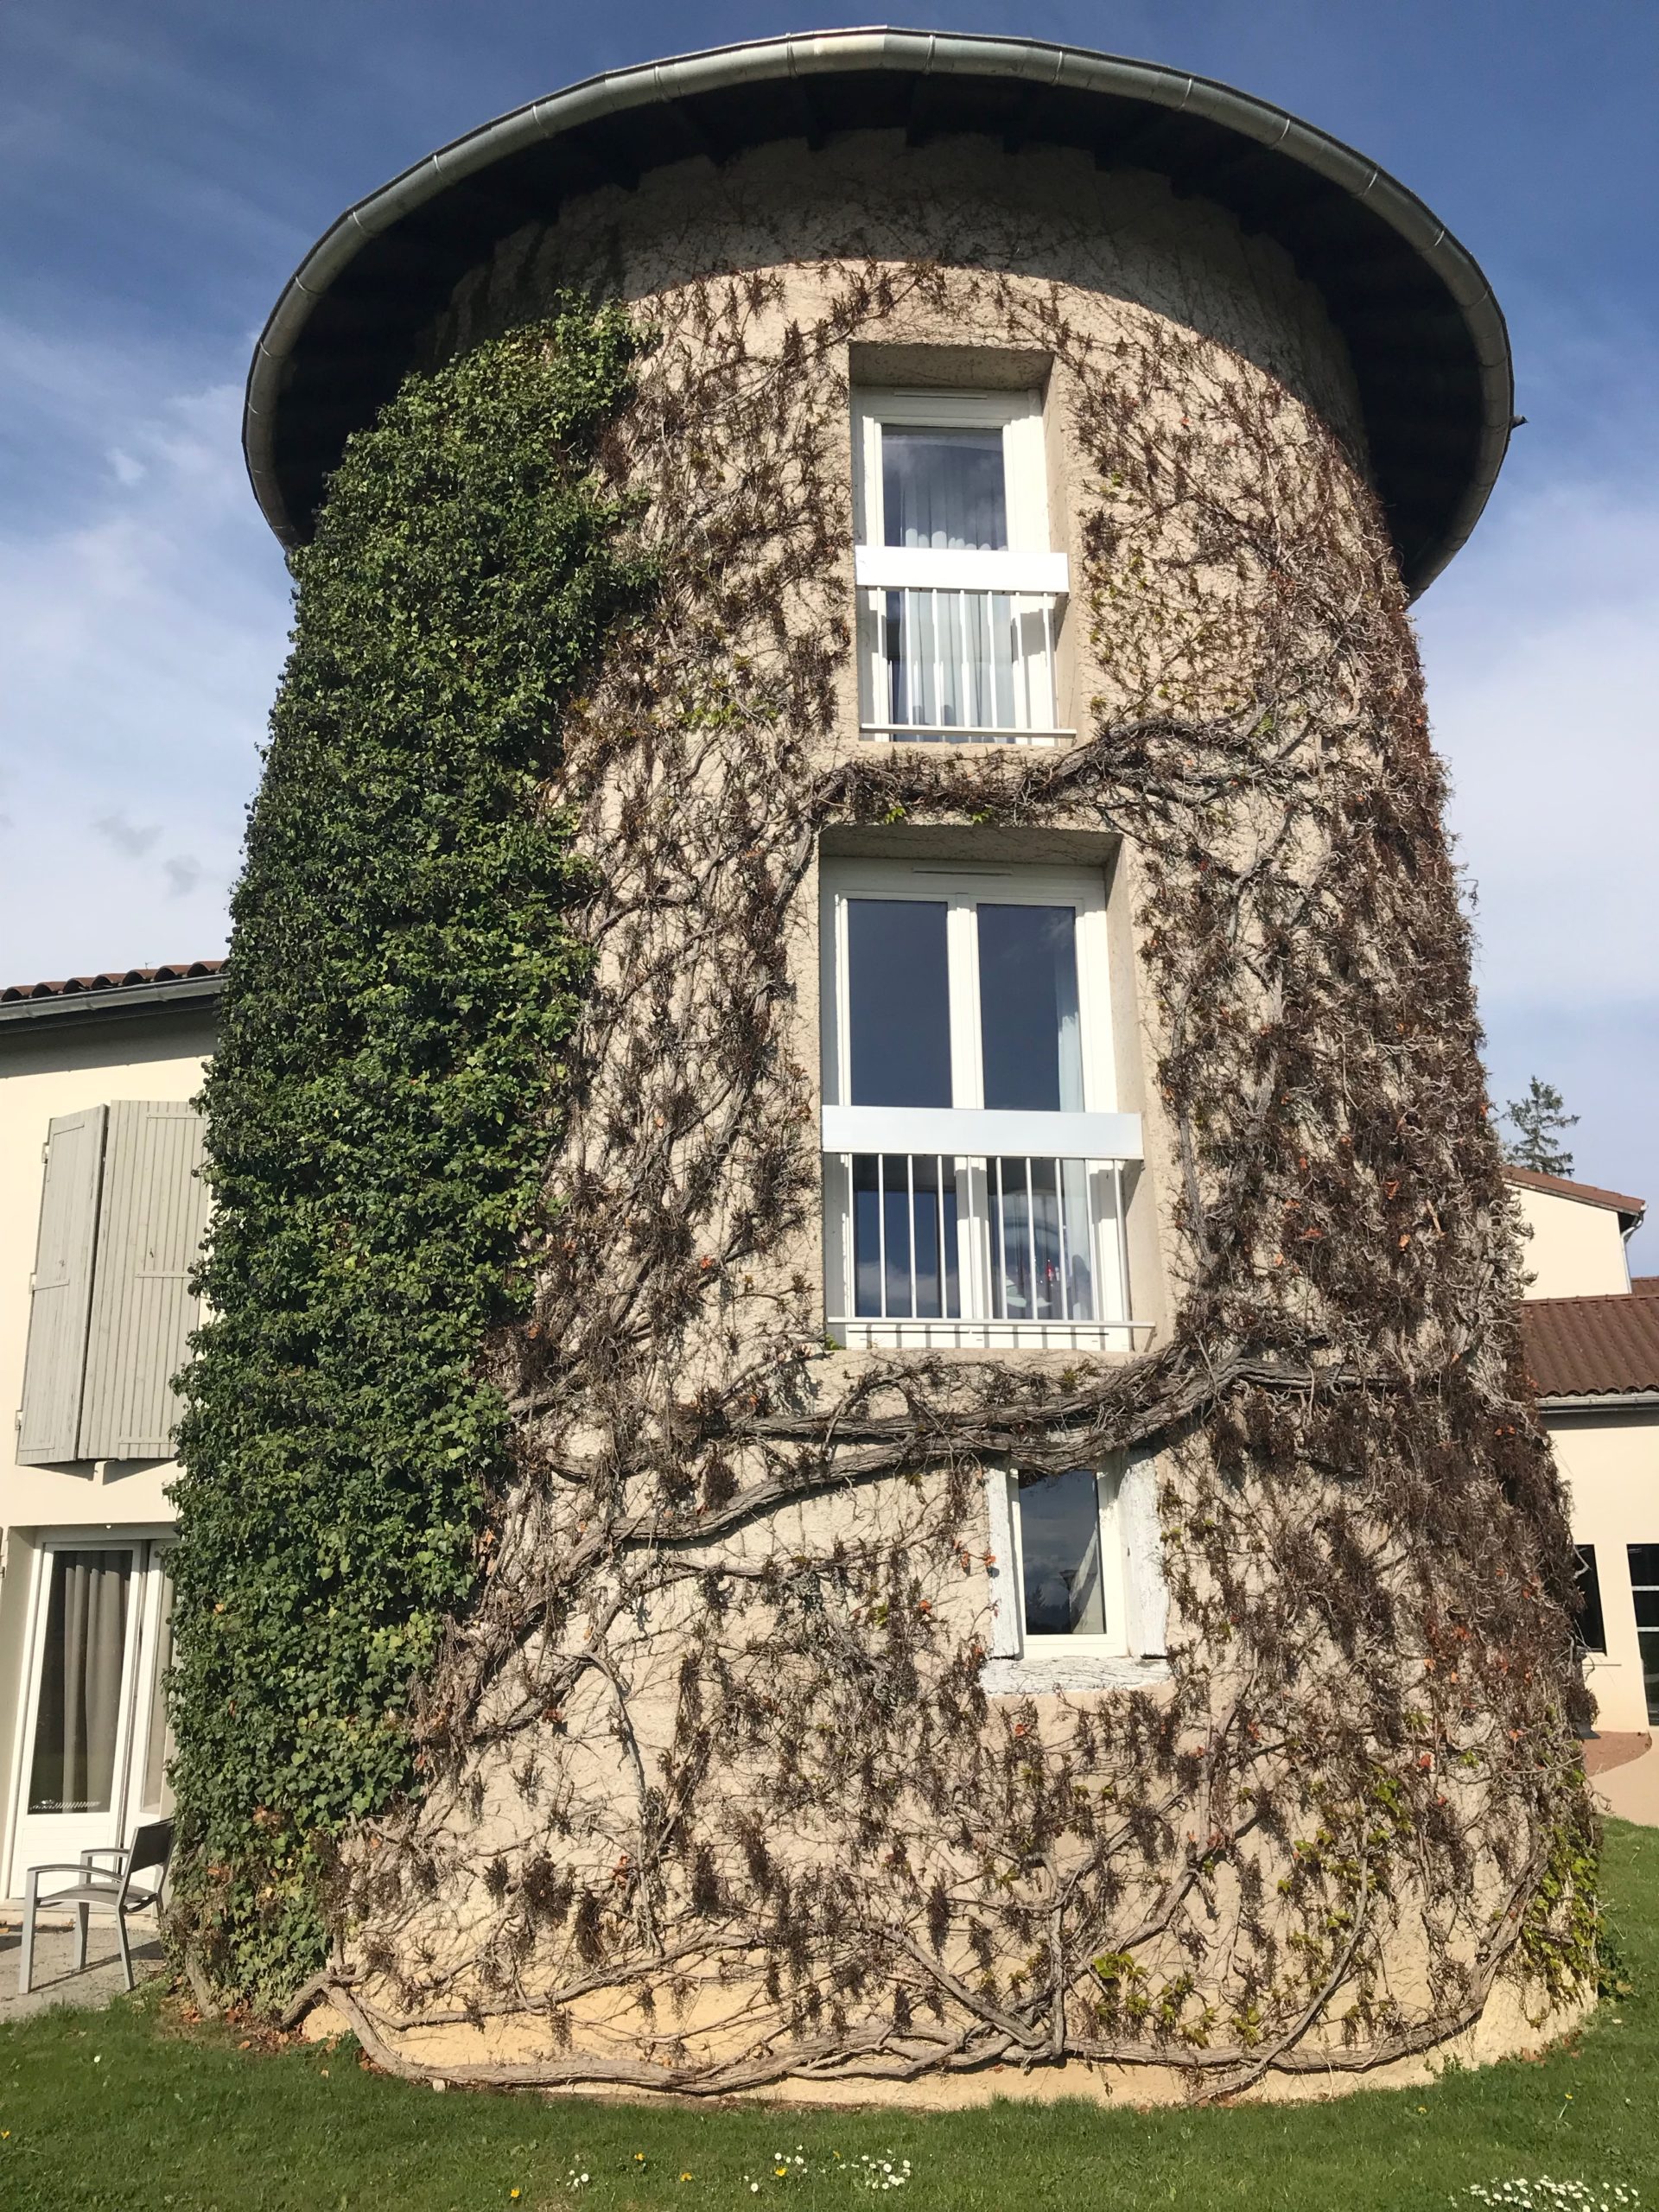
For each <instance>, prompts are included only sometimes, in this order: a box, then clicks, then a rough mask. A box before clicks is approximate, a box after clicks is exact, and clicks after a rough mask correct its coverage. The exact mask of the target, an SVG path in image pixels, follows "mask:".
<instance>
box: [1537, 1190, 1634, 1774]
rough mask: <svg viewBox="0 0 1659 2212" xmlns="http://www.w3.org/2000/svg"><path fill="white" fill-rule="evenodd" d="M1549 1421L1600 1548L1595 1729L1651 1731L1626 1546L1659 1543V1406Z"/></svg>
mask: <svg viewBox="0 0 1659 2212" xmlns="http://www.w3.org/2000/svg"><path fill="white" fill-rule="evenodd" d="M1586 1211H1587V1209H1586ZM1548 1423H1549V1433H1550V1436H1551V1438H1552V1440H1553V1441H1554V1446H1555V1460H1556V1464H1557V1465H1558V1466H1559V1467H1560V1471H1561V1479H1562V1481H1563V1482H1564V1483H1565V1484H1566V1485H1567V1494H1568V1503H1569V1505H1570V1508H1571V1512H1572V1522H1573V1541H1574V1542H1575V1543H1580V1544H1593V1545H1594V1546H1595V1548H1596V1568H1597V1573H1598V1577H1599V1581H1600V1584H1601V1608H1602V1618H1603V1621H1604V1623H1605V1628H1606V1631H1607V1651H1606V1656H1605V1657H1596V1656H1592V1658H1591V1660H1590V1661H1589V1662H1588V1663H1587V1664H1586V1669H1585V1673H1586V1679H1587V1681H1588V1682H1589V1684H1590V1688H1591V1689H1592V1692H1593V1693H1594V1694H1595V1698H1596V1703H1597V1713H1596V1726H1597V1727H1598V1728H1599V1729H1600V1730H1602V1731H1603V1732H1608V1733H1620V1732H1624V1731H1626V1730H1633V1731H1645V1730H1646V1729H1647V1727H1648V1726H1649V1721H1648V1707H1647V1699H1646V1696H1645V1694H1644V1693H1643V1687H1642V1657H1641V1653H1640V1651H1639V1649H1637V1635H1636V1613H1635V1610H1634V1608H1633V1606H1632V1604H1631V1600H1630V1564H1629V1560H1628V1558H1627V1556H1626V1551H1625V1547H1626V1546H1627V1545H1630V1544H1641V1543H1648V1544H1654V1543H1659V1408H1626V1409H1624V1410H1622V1411H1613V1412H1610V1413H1605V1414H1599V1413H1584V1414H1569V1413H1554V1414H1550V1415H1549V1416H1548Z"/></svg>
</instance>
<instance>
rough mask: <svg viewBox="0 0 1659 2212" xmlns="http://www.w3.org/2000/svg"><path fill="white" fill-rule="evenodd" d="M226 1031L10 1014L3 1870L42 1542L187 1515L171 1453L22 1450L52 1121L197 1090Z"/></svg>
mask: <svg viewBox="0 0 1659 2212" xmlns="http://www.w3.org/2000/svg"><path fill="white" fill-rule="evenodd" d="M213 1031H214V1015H213V1011H212V1010H211V1009H210V1008H204V1007H200V1006H192V1007H177V1008H175V1007H156V1008H153V1009H146V1010H145V1011H144V1012H143V1013H138V1012H136V1011H135V1012H131V1013H127V1014H118V1015H112V1016H110V1017H106V1018H100V1017H99V1016H97V1015H85V1014H76V1015H73V1016H70V1017H68V1018H67V1019H64V1020H26V1021H19V1022H16V1023H8V1024H3V1025H0V1409H3V1418H4V1422H5V1427H4V1433H3V1441H0V1483H3V1489H0V1871H3V1870H4V1869H5V1868H6V1867H7V1866H8V1864H9V1862H10V1856H11V1832H12V1827H13V1824H14V1819H15V1815H16V1799H17V1789H16V1767H17V1760H18V1758H19V1756H20V1745H21V1741H22V1722H23V1717H24V1716H23V1713H22V1699H23V1688H24V1685H23V1675H24V1672H25V1666H26V1661H27V1656H28V1643H29V1609H30V1602H31V1598H32V1596H33V1592H34V1588H35V1566H36V1562H37V1559H38V1556H39V1548H40V1539H41V1537H42V1536H46V1535H54V1534H55V1535H65V1534H68V1533H71V1532H79V1531H85V1532H86V1533H87V1534H88V1535H93V1534H97V1533H101V1532H104V1531H108V1532H110V1533H111V1535H114V1534H117V1533H119V1534H121V1535H126V1536H135V1535H154V1534H156V1533H159V1532H160V1531H162V1530H163V1529H167V1528H168V1527H170V1526H171V1525H172V1523H173V1521H174V1517H175V1516H174V1512H173V1509H172V1506H171V1505H170V1504H169V1503H168V1498H167V1485H168V1483H169V1482H171V1480H172V1479H173V1476H174V1473H175V1462H174V1461H173V1460H171V1459H145V1460H131V1461H115V1460H98V1461H86V1460H73V1461H67V1462H64V1463H62V1464H60V1465H50V1466H22V1465H18V1463H17V1460H16V1443H17V1431H16V1413H17V1409H18V1408H19V1406H20V1404H21V1402H22V1389H23V1360H24V1354H25V1351H26V1350H27V1347H28V1343H29V1279H30V1275H31V1274H32V1272H33V1269H34V1266H35V1237H36V1234H37V1230H38V1228H39V1222H40V1211H41V1185H42V1181H43V1179H44V1174H45V1162H44V1159H43V1150H44V1147H45V1144H46V1137H47V1129H48V1125H49V1124H50V1123H51V1122H53V1121H54V1119H55V1118H56V1117H57V1116H60V1115H64V1114H73V1113H77V1112H79V1111H80V1110H82V1109H85V1108H86V1107H89V1106H102V1105H107V1104H108V1103H110V1102H111V1100H113V1099H117V1098H156V1099H188V1098H193V1097H194V1096H195V1094H196V1092H197V1091H198V1090H200V1087H201V1076H202V1069H203V1066H204V1065H205V1063H206V1060H207V1055H208V1053H209V1052H211V1050H212V1047H213ZM0 1893H3V1892H0Z"/></svg>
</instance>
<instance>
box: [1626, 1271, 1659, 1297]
mask: <svg viewBox="0 0 1659 2212" xmlns="http://www.w3.org/2000/svg"><path fill="white" fill-rule="evenodd" d="M1630 1295H1631V1296H1632V1297H1633V1298H1659V1275H1632V1276H1631V1277H1630Z"/></svg>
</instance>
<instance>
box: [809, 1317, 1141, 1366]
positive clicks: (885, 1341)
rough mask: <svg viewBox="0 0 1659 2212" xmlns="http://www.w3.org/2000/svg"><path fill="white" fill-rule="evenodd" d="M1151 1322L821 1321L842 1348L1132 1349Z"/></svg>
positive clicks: (860, 1349)
mask: <svg viewBox="0 0 1659 2212" xmlns="http://www.w3.org/2000/svg"><path fill="white" fill-rule="evenodd" d="M1151 1327H1152V1323H1151V1322H1149V1321H957V1320H945V1321H937V1320H928V1321H916V1320H909V1321H877V1320H868V1321H865V1320H856V1321H849V1320H842V1319H834V1318H832V1319H829V1320H828V1321H826V1322H825V1324H824V1333H825V1335H826V1336H827V1337H828V1338H829V1339H830V1340H831V1341H832V1342H833V1343H834V1344H836V1346H837V1347H838V1348H839V1349H840V1350H841V1351H1092V1352H1117V1353H1119V1354H1121V1355H1122V1356H1123V1357H1128V1354H1129V1353H1130V1352H1132V1351H1134V1350H1135V1332H1137V1331H1140V1332H1142V1333H1145V1332H1147V1331H1149V1330H1150V1329H1151Z"/></svg>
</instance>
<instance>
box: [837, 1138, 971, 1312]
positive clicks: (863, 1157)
mask: <svg viewBox="0 0 1659 2212" xmlns="http://www.w3.org/2000/svg"><path fill="white" fill-rule="evenodd" d="M912 1269H913V1272H912ZM853 1312H854V1313H855V1316H858V1317H860V1318H862V1319H887V1320H911V1319H918V1320H940V1319H954V1318H956V1317H957V1316H959V1315H960V1313H961V1312H962V1295H961V1291H960V1288H959V1287H958V1283H957V1163H956V1161H955V1160H951V1159H949V1158H945V1159H941V1158H939V1156H938V1154H933V1153H918V1154H913V1155H912V1154H905V1153H887V1154H876V1153H855V1154H854V1155H853Z"/></svg>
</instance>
